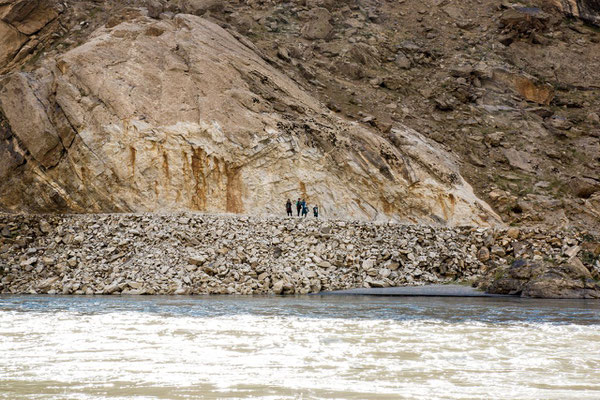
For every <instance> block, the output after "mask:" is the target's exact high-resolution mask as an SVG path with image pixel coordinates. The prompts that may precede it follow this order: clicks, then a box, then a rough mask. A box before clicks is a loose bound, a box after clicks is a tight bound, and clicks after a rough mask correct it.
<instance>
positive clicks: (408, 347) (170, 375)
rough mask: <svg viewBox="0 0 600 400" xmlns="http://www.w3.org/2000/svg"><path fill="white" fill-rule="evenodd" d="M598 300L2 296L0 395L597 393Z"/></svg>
mask: <svg viewBox="0 0 600 400" xmlns="http://www.w3.org/2000/svg"><path fill="white" fill-rule="evenodd" d="M599 356H600V302H598V301H570V300H560V301H559V300H556V301H552V300H525V299H517V298H435V297H427V298H423V297H393V298H389V297H369V296H365V297H360V296H304V297H235V296H232V297H219V296H213V297H135V296H131V297H127V296H122V297H63V296H0V399H10V400H20V399H136V400H137V399H200V398H203V399H244V398H260V399H333V398H336V399H534V398H536V399H537V398H540V399H541V398H543V399H599V398H600V357H599Z"/></svg>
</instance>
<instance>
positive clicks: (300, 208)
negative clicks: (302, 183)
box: [296, 197, 302, 216]
mask: <svg viewBox="0 0 600 400" xmlns="http://www.w3.org/2000/svg"><path fill="white" fill-rule="evenodd" d="M296 211H298V216H300V211H302V202H301V201H300V197H298V201H297V202H296Z"/></svg>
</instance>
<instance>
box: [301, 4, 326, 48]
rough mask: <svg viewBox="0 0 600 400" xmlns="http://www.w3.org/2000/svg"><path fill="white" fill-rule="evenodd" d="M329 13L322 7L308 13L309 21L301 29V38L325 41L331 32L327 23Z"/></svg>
mask: <svg viewBox="0 0 600 400" xmlns="http://www.w3.org/2000/svg"><path fill="white" fill-rule="evenodd" d="M330 19H331V13H330V12H329V11H328V10H327V9H326V8H323V7H317V8H314V9H312V10H310V12H309V19H308V21H307V22H306V23H305V24H304V26H303V27H302V37H304V38H306V39H310V40H315V39H327V38H328V37H329V35H330V34H331V31H332V30H333V26H332V25H331V24H330V23H329V20H330Z"/></svg>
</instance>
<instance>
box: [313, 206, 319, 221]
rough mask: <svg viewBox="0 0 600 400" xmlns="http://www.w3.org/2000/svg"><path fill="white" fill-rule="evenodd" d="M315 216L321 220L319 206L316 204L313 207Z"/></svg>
mask: <svg viewBox="0 0 600 400" xmlns="http://www.w3.org/2000/svg"><path fill="white" fill-rule="evenodd" d="M313 215H314V216H315V218H319V206H317V205H316V204H315V206H314V207H313Z"/></svg>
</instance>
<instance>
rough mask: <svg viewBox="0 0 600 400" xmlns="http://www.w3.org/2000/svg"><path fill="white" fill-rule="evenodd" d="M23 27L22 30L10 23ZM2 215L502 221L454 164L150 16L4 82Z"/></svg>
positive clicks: (253, 59)
mask: <svg viewBox="0 0 600 400" xmlns="http://www.w3.org/2000/svg"><path fill="white" fill-rule="evenodd" d="M11 29H12V28H11ZM0 111H1V114H0V124H1V125H0V126H2V127H3V128H2V129H3V132H4V133H3V135H2V142H1V144H0V153H2V157H1V158H2V159H3V160H7V161H3V163H2V164H0V166H1V167H2V169H1V170H0V174H2V176H4V177H6V178H5V179H3V180H2V182H0V187H1V189H2V195H1V196H0V208H1V209H4V210H15V211H16V210H20V211H44V210H58V211H60V210H68V211H76V212H100V211H158V210H188V209H189V210H202V211H215V212H233V213H259V214H262V213H267V212H274V211H276V210H279V209H280V208H281V207H282V204H283V203H284V201H285V199H286V198H296V197H304V198H306V199H307V201H308V202H309V203H310V204H313V203H318V204H320V205H321V210H322V212H323V213H324V215H327V216H330V217H335V216H346V217H353V218H363V219H365V218H367V219H376V218H396V219H399V220H404V221H414V222H417V221H421V222H432V221H433V222H442V223H449V224H463V223H475V224H490V223H495V222H498V221H499V218H498V217H497V216H496V215H495V214H494V212H493V211H492V210H491V209H490V208H489V207H488V206H487V205H486V204H485V203H484V202H482V201H480V200H479V199H478V198H477V197H476V196H475V195H474V194H473V192H472V189H471V187H470V186H469V185H468V184H467V183H466V182H465V181H464V180H463V179H462V177H461V176H460V173H459V170H458V166H457V162H456V160H454V158H453V156H451V155H450V154H449V153H447V152H445V151H444V150H442V149H441V148H440V147H438V146H437V145H434V144H433V142H430V141H429V140H427V139H426V138H424V137H423V136H422V135H420V134H419V133H417V132H416V131H414V130H411V129H409V128H406V127H404V126H402V125H400V124H396V125H394V126H393V127H392V128H391V130H390V131H389V133H388V134H387V137H383V136H381V135H379V134H376V133H375V132H373V131H371V130H370V129H368V128H366V127H364V126H361V125H358V124H356V123H353V122H350V121H348V120H345V119H343V118H341V117H340V116H338V115H336V114H334V113H333V112H331V111H330V110H328V109H327V108H325V107H324V106H323V105H322V104H321V103H320V102H319V101H317V100H316V99H315V98H313V97H312V96H310V95H308V94H307V92H305V91H304V90H303V89H302V88H301V87H300V86H299V85H298V84H297V83H296V82H294V81H293V80H291V79H290V78H288V77H287V76H285V75H283V74H282V73H280V72H278V71H277V70H276V69H275V68H273V67H272V66H271V65H270V64H269V63H268V62H266V61H265V60H264V59H263V58H261V57H260V56H259V55H257V53H256V52H255V50H254V47H253V46H252V45H251V44H248V43H247V42H246V41H245V40H244V39H240V40H238V39H236V38H234V37H233V36H232V35H231V34H229V33H228V32H226V31H225V30H223V29H222V28H220V27H219V26H218V25H216V24H214V23H211V22H209V21H207V20H204V19H202V18H199V17H196V16H192V15H183V14H179V15H176V16H174V17H173V18H166V19H162V20H153V19H150V18H147V17H143V16H139V17H136V18H133V19H131V20H128V21H125V22H122V23H120V24H117V25H115V26H111V25H107V27H103V28H101V29H99V30H97V31H96V32H95V33H94V34H93V35H92V37H91V38H89V40H87V42H85V43H84V44H82V45H80V46H79V47H76V48H74V49H73V50H70V51H68V52H66V53H65V54H63V55H61V56H59V57H57V58H56V59H55V60H53V59H50V60H48V61H47V62H45V63H44V66H43V67H40V68H38V69H37V70H35V71H33V72H29V73H25V72H13V73H11V74H8V75H6V76H4V77H2V78H1V80H0Z"/></svg>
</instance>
